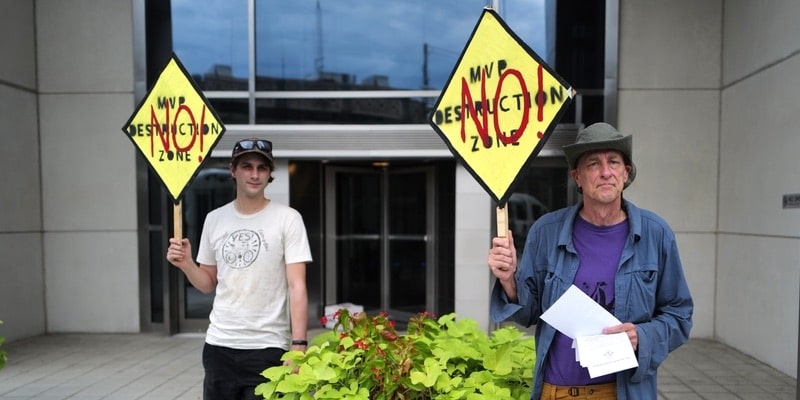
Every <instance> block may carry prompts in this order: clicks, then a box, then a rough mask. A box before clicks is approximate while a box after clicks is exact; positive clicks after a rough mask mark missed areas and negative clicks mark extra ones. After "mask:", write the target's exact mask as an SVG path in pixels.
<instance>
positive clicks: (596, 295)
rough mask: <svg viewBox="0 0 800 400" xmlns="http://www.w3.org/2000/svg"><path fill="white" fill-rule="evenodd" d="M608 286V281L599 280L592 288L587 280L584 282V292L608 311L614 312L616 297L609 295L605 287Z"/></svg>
mask: <svg viewBox="0 0 800 400" xmlns="http://www.w3.org/2000/svg"><path fill="white" fill-rule="evenodd" d="M606 286H608V284H607V283H606V282H603V281H601V282H597V283H596V284H595V286H594V289H592V287H591V285H590V284H589V283H587V282H583V287H584V292H586V294H588V295H589V297H591V298H592V300H594V301H595V302H597V304H600V305H601V306H602V307H603V308H605V309H606V311H608V312H610V313H612V314H613V313H614V297H613V296H609V295H608V294H607V293H606V291H605V288H606Z"/></svg>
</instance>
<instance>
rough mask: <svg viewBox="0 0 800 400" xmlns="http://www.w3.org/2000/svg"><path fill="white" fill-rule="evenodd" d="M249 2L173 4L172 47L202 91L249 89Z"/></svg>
mask: <svg viewBox="0 0 800 400" xmlns="http://www.w3.org/2000/svg"><path fill="white" fill-rule="evenodd" d="M247 1H248V0H202V1H192V0H172V3H171V4H172V9H171V12H172V46H173V49H174V51H175V54H176V55H177V56H178V58H179V59H180V60H181V63H182V64H183V66H184V67H186V70H187V71H188V72H189V74H191V75H192V78H193V79H194V80H195V81H196V82H197V85H198V86H200V88H201V89H203V90H246V89H247V75H248V70H247V65H248V56H247V54H248V51H247V48H248V47H247Z"/></svg>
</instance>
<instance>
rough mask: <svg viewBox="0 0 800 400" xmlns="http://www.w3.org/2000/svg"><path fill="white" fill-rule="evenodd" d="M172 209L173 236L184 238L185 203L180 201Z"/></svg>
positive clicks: (179, 238)
mask: <svg viewBox="0 0 800 400" xmlns="http://www.w3.org/2000/svg"><path fill="white" fill-rule="evenodd" d="M173 207H174V208H173V209H172V237H174V238H175V239H178V240H181V239H183V203H182V202H181V201H178V202H177V203H175V205H174V206H173Z"/></svg>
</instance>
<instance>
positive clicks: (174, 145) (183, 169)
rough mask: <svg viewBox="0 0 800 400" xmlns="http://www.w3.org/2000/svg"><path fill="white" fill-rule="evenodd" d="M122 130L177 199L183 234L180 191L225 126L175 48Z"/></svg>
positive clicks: (192, 175)
mask: <svg viewBox="0 0 800 400" xmlns="http://www.w3.org/2000/svg"><path fill="white" fill-rule="evenodd" d="M122 131H123V132H125V135H126V136H127V137H128V138H129V139H130V140H131V142H133V144H134V146H135V147H136V149H138V151H139V153H140V154H141V155H142V156H143V157H144V158H145V160H147V162H148V163H149V164H150V167H152V168H153V171H154V172H155V173H156V175H158V177H159V178H160V179H161V182H162V183H163V184H164V187H166V189H167V191H168V192H169V193H170V195H172V198H173V199H174V200H175V203H176V208H175V225H176V226H175V232H176V235H175V236H176V237H181V235H180V225H181V224H180V222H181V221H182V215H181V208H180V201H181V197H182V196H183V194H184V192H185V190H186V188H187V187H188V186H189V184H190V183H191V181H192V180H193V179H194V177H195V176H196V175H197V173H198V172H199V171H200V168H201V166H202V165H203V164H204V162H205V161H206V159H207V158H208V157H209V155H210V154H211V151H212V150H213V149H214V146H216V145H217V143H218V142H219V139H220V138H222V135H223V134H224V133H225V126H224V125H223V124H222V121H221V120H220V118H219V116H218V115H217V113H216V112H215V111H214V109H213V108H212V107H211V104H209V102H208V100H207V99H206V98H205V96H203V93H202V91H201V90H200V89H199V88H198V86H197V84H196V83H195V82H194V81H193V80H192V78H191V76H190V75H189V73H188V72H187V71H186V68H184V66H183V64H181V62H180V60H178V57H177V56H176V55H175V54H173V55H172V57H170V59H169V61H168V62H167V64H166V66H165V67H164V69H163V70H162V71H161V73H160V74H159V76H158V79H157V80H156V82H155V84H154V85H153V87H152V88H151V89H150V91H149V92H148V93H147V95H145V97H144V99H143V100H142V102H141V103H140V104H139V106H138V107H136V111H134V113H133V115H131V117H130V119H128V122H126V123H125V125H124V126H123V127H122Z"/></svg>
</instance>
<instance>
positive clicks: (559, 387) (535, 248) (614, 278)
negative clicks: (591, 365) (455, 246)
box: [488, 123, 693, 400]
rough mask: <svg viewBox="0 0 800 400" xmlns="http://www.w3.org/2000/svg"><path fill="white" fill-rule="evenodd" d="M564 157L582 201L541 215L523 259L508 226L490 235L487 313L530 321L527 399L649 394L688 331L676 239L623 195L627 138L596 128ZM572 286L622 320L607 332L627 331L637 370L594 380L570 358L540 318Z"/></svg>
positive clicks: (688, 305)
mask: <svg viewBox="0 0 800 400" xmlns="http://www.w3.org/2000/svg"><path fill="white" fill-rule="evenodd" d="M564 153H565V154H566V157H567V162H568V163H569V168H570V169H571V170H570V176H571V177H572V179H574V180H575V183H576V184H577V186H578V191H579V192H580V193H581V195H582V201H580V202H579V203H578V204H576V205H574V206H571V207H567V208H564V209H561V210H558V211H554V212H551V213H549V214H546V215H544V216H543V217H542V218H540V219H539V220H537V221H536V223H535V224H534V225H533V227H531V229H530V232H529V233H528V237H527V239H526V241H525V248H524V250H523V253H522V258H521V259H520V260H519V263H517V258H516V250H515V248H514V242H513V238H512V236H511V232H509V236H508V238H494V239H493V240H492V248H491V250H489V258H488V264H489V268H490V269H491V271H492V273H493V274H494V276H495V277H496V278H497V281H496V285H495V288H494V291H493V293H492V300H491V301H492V303H491V314H492V318H493V320H494V321H496V322H500V321H503V320H505V319H507V318H509V317H511V318H513V320H514V321H516V322H517V323H519V324H522V325H524V326H530V325H532V324H536V332H535V337H536V366H535V372H534V379H533V384H534V388H533V393H532V395H531V399H542V400H545V399H560V398H574V399H597V400H601V399H603V400H605V399H623V400H638V399H655V398H657V397H658V396H657V393H656V389H657V386H656V371H657V368H658V366H659V365H660V364H661V362H663V361H664V360H665V359H666V358H667V355H668V353H669V352H671V351H672V350H675V349H676V348H677V347H678V346H680V345H682V344H683V343H685V342H686V341H687V340H688V338H689V331H690V330H691V327H692V312H693V302H692V297H691V294H690V293H689V288H688V286H687V284H686V280H685V278H684V274H683V267H682V265H681V261H680V257H679V255H678V247H677V244H676V243H675V235H674V234H673V232H672V230H671V229H670V227H669V226H668V225H667V223H666V222H665V221H664V220H663V219H661V218H660V217H659V216H657V215H656V214H654V213H653V212H650V211H647V210H644V209H640V208H638V207H636V206H635V205H634V204H633V203H631V202H629V201H627V200H625V199H623V197H622V191H623V190H624V189H625V188H627V187H628V185H630V184H631V183H632V182H633V180H634V178H635V177H636V167H635V165H634V164H633V158H632V138H631V136H623V135H622V134H620V133H619V132H617V130H616V129H615V128H614V127H612V126H611V125H609V124H605V123H597V124H593V125H591V126H589V127H587V128H586V129H584V130H583V131H581V132H580V133H579V134H578V137H577V140H576V142H575V143H574V144H571V145H567V146H564ZM573 284H574V285H575V286H577V287H578V288H580V289H581V290H583V291H584V292H585V293H586V294H587V295H589V296H590V297H592V298H593V299H594V300H595V301H597V302H598V303H599V304H600V305H601V306H603V307H604V308H606V309H607V310H608V311H609V312H610V313H611V314H613V315H614V316H615V317H616V318H617V319H618V320H620V321H623V322H624V323H623V324H621V325H618V326H610V327H607V328H605V329H604V331H603V333H605V334H610V333H618V332H625V333H626V334H627V335H628V338H629V339H630V342H631V346H632V347H633V350H634V351H635V353H636V356H637V359H638V362H639V366H638V368H634V369H629V370H625V371H620V372H618V373H616V374H610V375H606V376H600V377H595V378H594V379H591V378H590V377H589V373H588V370H587V369H586V368H583V367H581V366H580V363H579V362H576V361H575V351H574V349H573V348H572V339H570V338H569V337H567V336H565V335H563V334H562V333H561V332H558V331H556V330H555V329H554V328H553V327H551V326H550V325H548V324H547V323H545V322H544V321H540V320H539V317H540V316H541V315H542V313H543V312H544V311H545V310H547V309H548V308H549V307H550V306H551V305H552V304H553V303H554V302H555V301H556V300H558V298H559V297H561V295H562V294H563V293H564V292H565V291H566V290H567V289H568V288H569V287H570V286H571V285H573Z"/></svg>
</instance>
